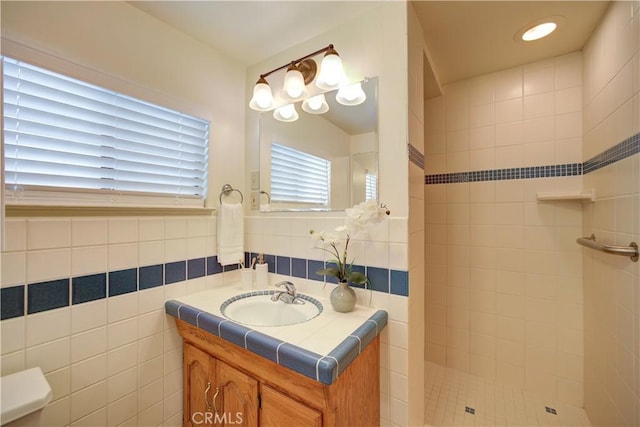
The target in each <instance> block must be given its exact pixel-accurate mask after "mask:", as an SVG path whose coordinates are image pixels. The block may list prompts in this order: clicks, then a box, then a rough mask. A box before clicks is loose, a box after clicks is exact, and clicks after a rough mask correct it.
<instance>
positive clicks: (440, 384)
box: [425, 362, 591, 427]
mask: <svg viewBox="0 0 640 427" xmlns="http://www.w3.org/2000/svg"><path fill="white" fill-rule="evenodd" d="M425 363H426V364H425V399H426V401H425V423H426V426H443V427H444V426H447V427H449V426H522V427H524V426H526V427H530V426H591V423H590V422H589V418H587V415H586V413H585V412H584V409H582V408H578V407H575V406H571V405H567V404H563V403H559V402H557V401H554V400H552V399H547V398H545V397H543V396H540V395H537V394H535V393H532V392H528V391H524V390H522V389H521V388H518V387H516V386H511V385H506V384H500V383H497V382H494V381H492V380H489V379H485V378H481V377H478V376H475V375H471V374H467V373H465V372H460V371H457V370H455V369H451V368H446V367H443V366H440V365H437V364H435V363H431V362H425Z"/></svg>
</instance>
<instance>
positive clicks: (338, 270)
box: [309, 200, 391, 285]
mask: <svg viewBox="0 0 640 427" xmlns="http://www.w3.org/2000/svg"><path fill="white" fill-rule="evenodd" d="M345 214H346V217H345V222H344V225H341V226H339V227H336V228H335V229H334V230H333V231H332V232H326V231H319V232H316V231H314V230H310V231H309V232H310V234H311V237H313V238H314V239H316V240H317V241H318V242H319V244H320V245H321V247H320V249H322V250H324V251H326V252H327V253H329V254H330V255H331V256H332V257H333V259H331V260H330V261H329V262H330V263H331V264H333V266H331V267H327V268H323V269H321V270H318V271H316V274H318V275H321V276H331V277H335V278H336V279H338V282H346V283H354V284H357V285H364V284H365V283H367V282H368V281H369V279H368V278H367V276H365V275H364V274H363V273H361V272H359V271H354V269H353V260H351V261H348V260H347V257H348V252H349V242H350V240H351V238H352V237H353V236H355V235H356V234H358V233H359V232H361V231H363V230H365V229H367V228H368V227H369V226H371V225H374V224H379V223H381V222H382V221H383V220H384V219H385V217H386V216H387V215H389V214H391V211H390V210H389V209H388V208H387V206H386V205H384V204H377V203H376V202H375V201H373V200H369V201H366V202H362V203H359V204H357V205H355V206H353V207H352V208H349V209H347V210H346V211H345Z"/></svg>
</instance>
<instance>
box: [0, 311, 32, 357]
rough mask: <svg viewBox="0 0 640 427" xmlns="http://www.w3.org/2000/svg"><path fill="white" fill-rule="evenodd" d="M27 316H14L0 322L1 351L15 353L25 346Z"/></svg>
mask: <svg viewBox="0 0 640 427" xmlns="http://www.w3.org/2000/svg"><path fill="white" fill-rule="evenodd" d="M25 328H26V321H25V317H24V316H23V317H14V318H13V319H5V320H3V321H2V322H0V339H1V340H2V341H1V343H0V352H1V353H2V354H7V353H13V352H14V351H18V350H21V349H23V348H24V347H25V337H26V334H25Z"/></svg>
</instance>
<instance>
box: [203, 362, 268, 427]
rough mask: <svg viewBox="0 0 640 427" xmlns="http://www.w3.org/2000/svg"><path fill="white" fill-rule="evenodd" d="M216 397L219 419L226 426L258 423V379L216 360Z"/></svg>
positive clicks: (244, 425) (254, 425) (251, 426)
mask: <svg viewBox="0 0 640 427" xmlns="http://www.w3.org/2000/svg"><path fill="white" fill-rule="evenodd" d="M216 387H218V388H219V390H220V391H219V393H218V396H217V398H216V399H215V402H214V403H215V406H216V409H217V411H218V412H217V413H218V419H221V420H222V424H224V425H225V426H227V425H228V426H236V427H237V426H242V427H256V426H257V425H258V381H256V380H255V379H254V378H252V377H250V376H248V375H247V374H245V373H243V372H240V371H238V370H237V369H235V368H232V367H231V366H229V365H227V364H226V363H224V362H221V361H219V360H218V361H217V362H216Z"/></svg>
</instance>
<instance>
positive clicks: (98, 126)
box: [2, 57, 209, 200]
mask: <svg viewBox="0 0 640 427" xmlns="http://www.w3.org/2000/svg"><path fill="white" fill-rule="evenodd" d="M2 60H3V100H4V118H3V119H4V142H5V150H4V156H5V186H6V188H7V189H8V190H20V191H21V190H45V191H49V190H50V191H54V190H55V191H61V190H65V191H67V190H73V191H82V192H89V193H95V192H107V193H116V194H123V193H130V194H141V195H152V196H155V197H157V196H161V197H171V198H176V197H179V198H192V199H201V200H204V197H205V196H206V188H207V187H206V183H207V173H208V171H207V169H208V168H207V166H208V160H207V157H208V140H209V122H208V121H206V120H203V119H200V118H197V117H193V116H189V115H187V114H183V113H180V112H177V111H173V110H170V109H167V108H164V107H161V106H157V105H153V104H150V103H148V102H145V101H141V100H138V99H134V98H131V97H129V96H125V95H122V94H119V93H116V92H113V91H110V90H106V89H103V88H101V87H98V86H94V85H91V84H88V83H85V82H82V81H79V80H76V79H73V78H70V77H66V76H63V75H61V74H57V73H53V72H50V71H47V70H45V69H42V68H39V67H35V66H32V65H29V64H25V63H24V62H21V61H16V60H14V59H10V58H6V57H4V58H3V59H2Z"/></svg>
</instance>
